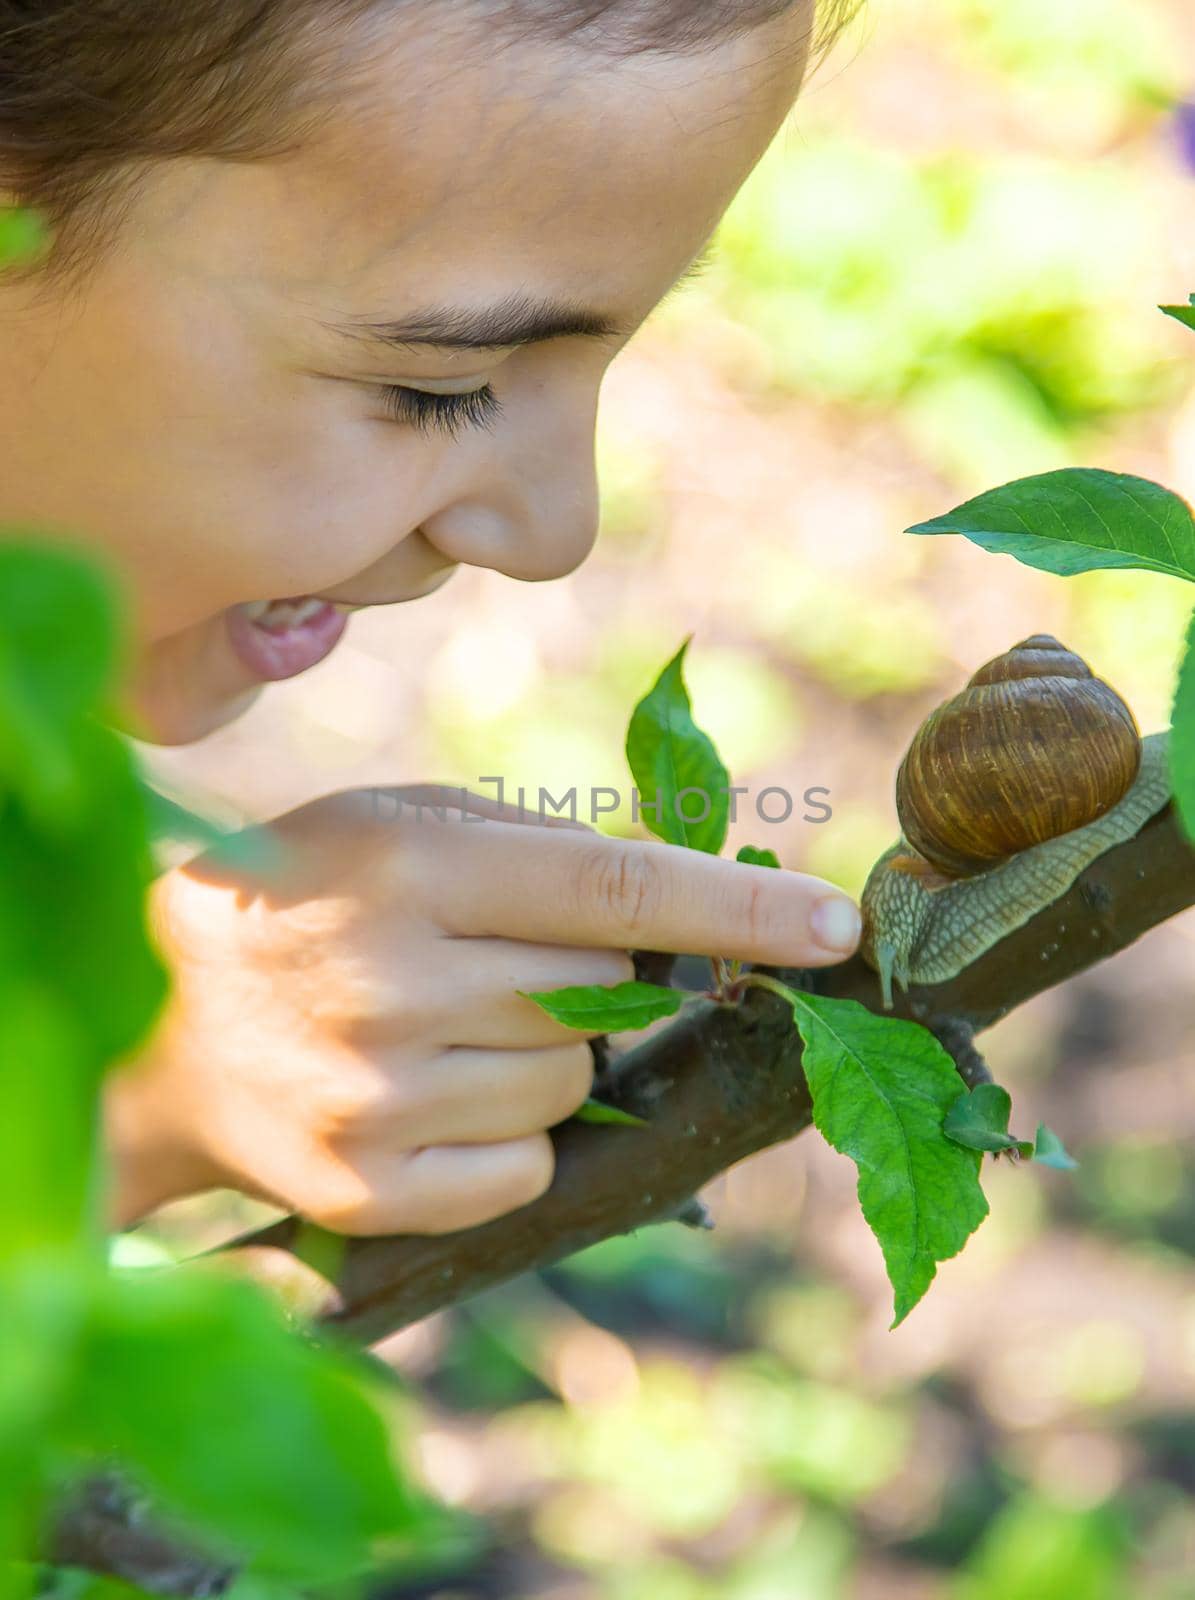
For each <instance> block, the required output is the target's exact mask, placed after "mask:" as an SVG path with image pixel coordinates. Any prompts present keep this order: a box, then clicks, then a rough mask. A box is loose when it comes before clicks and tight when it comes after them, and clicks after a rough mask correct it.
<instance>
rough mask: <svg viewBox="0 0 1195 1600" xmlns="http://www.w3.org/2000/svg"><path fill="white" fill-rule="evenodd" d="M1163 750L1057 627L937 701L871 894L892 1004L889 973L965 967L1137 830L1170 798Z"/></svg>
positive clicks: (910, 762)
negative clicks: (895, 834)
mask: <svg viewBox="0 0 1195 1600" xmlns="http://www.w3.org/2000/svg"><path fill="white" fill-rule="evenodd" d="M1166 746H1167V735H1166V734H1165V733H1155V734H1150V735H1149V736H1148V737H1147V738H1145V739H1142V738H1141V736H1140V734H1139V732H1138V729H1137V724H1136V721H1135V720H1134V718H1133V714H1132V712H1131V711H1130V710H1129V708H1128V706H1127V705H1126V704H1125V703H1124V701H1123V700H1122V699H1121V698H1120V696H1119V695H1118V694H1117V693H1116V691H1115V690H1114V689H1112V688H1111V687H1110V686H1109V685H1108V684H1107V683H1105V682H1104V681H1103V680H1102V679H1100V678H1097V677H1095V676H1094V674H1093V673H1092V671H1091V669H1090V667H1089V666H1088V665H1087V663H1086V662H1085V661H1083V660H1082V659H1081V658H1080V657H1079V656H1077V655H1075V654H1073V652H1071V651H1069V650H1067V649H1066V648H1065V647H1064V646H1063V645H1061V644H1060V643H1059V642H1058V640H1057V639H1055V638H1052V637H1051V636H1050V635H1049V634H1034V635H1033V636H1032V637H1031V638H1028V639H1023V640H1021V642H1020V643H1019V644H1016V645H1014V646H1013V647H1012V649H1011V650H1008V651H1006V652H1005V653H1004V654H1003V655H1001V656H997V657H996V658H995V659H994V660H992V661H989V662H987V663H986V664H985V665H984V666H982V667H980V669H979V670H978V672H976V673H975V674H974V675H973V676H972V678H971V679H970V681H969V683H968V684H967V686H966V688H965V689H963V691H962V692H961V693H960V694H957V695H955V696H954V698H953V699H951V700H948V701H946V703H945V704H944V705H941V706H939V707H938V708H937V710H936V711H933V712H931V713H930V715H929V716H928V717H927V718H926V720H925V722H924V723H923V724H922V725H921V727H920V728H919V729H918V731H917V733H916V735H915V736H914V738H913V742H912V744H911V745H910V747H909V749H908V752H907V753H906V755H905V758H904V760H903V761H902V762H901V765H900V770H899V772H898V774H897V780H896V805H897V815H898V817H899V819H900V826H901V836H900V838H899V839H898V840H897V842H896V843H895V844H894V845H893V846H892V847H891V848H890V849H889V850H886V851H885V852H884V854H883V855H882V856H881V857H880V858H879V860H878V861H877V862H876V864H875V866H874V867H873V868H872V870H871V874H870V876H869V878H868V880H867V883H866V885H865V886H864V889H863V895H862V906H863V941H862V944H861V947H860V948H861V953H862V955H863V957H864V959H865V960H866V961H867V962H868V963H869V964H870V965H871V966H873V967H874V968H875V969H876V970H877V972H878V973H879V975H880V983H881V987H882V990H883V998H884V1006H885V1008H886V1009H888V1010H891V1008H892V984H893V980H894V979H895V981H896V982H898V983H899V984H900V986H901V987H902V988H903V989H905V990H907V989H908V988H909V987H910V986H911V985H912V984H933V983H944V982H946V980H947V979H949V978H953V977H955V976H956V975H957V974H958V973H959V972H961V971H962V970H963V968H964V967H968V966H970V965H971V963H972V962H973V961H975V960H977V959H978V957H979V956H981V955H983V953H984V952H985V951H986V950H990V949H991V948H992V946H993V945H995V944H998V943H999V942H1000V940H1001V939H1004V938H1006V937H1007V936H1008V934H1010V933H1013V932H1014V931H1015V930H1016V929H1017V928H1020V927H1022V926H1023V925H1024V924H1025V923H1026V922H1028V921H1029V920H1030V918H1031V917H1033V916H1034V915H1036V913H1037V912H1038V911H1040V910H1042V909H1043V908H1044V907H1045V906H1047V905H1049V904H1050V903H1051V902H1052V901H1054V900H1056V899H1058V897H1059V896H1060V895H1063V894H1065V893H1066V891H1067V890H1068V889H1069V888H1070V886H1071V884H1072V883H1074V881H1075V879H1076V878H1077V877H1078V876H1079V874H1080V873H1081V872H1082V871H1083V870H1084V869H1085V868H1086V867H1088V866H1090V865H1091V863H1092V862H1093V861H1094V860H1096V858H1097V857H1099V856H1101V855H1103V854H1104V853H1105V851H1107V850H1111V849H1112V848H1113V846H1115V845H1118V844H1122V843H1124V842H1125V841H1126V840H1128V839H1131V838H1132V837H1133V835H1134V834H1136V833H1137V832H1139V830H1140V829H1141V828H1142V827H1143V826H1144V824H1145V823H1146V822H1147V821H1148V820H1149V818H1150V817H1152V816H1153V815H1154V814H1155V813H1156V812H1158V811H1160V810H1162V808H1163V807H1164V806H1165V805H1166V803H1167V801H1168V800H1169V798H1170V775H1169V770H1168V765H1167V760H1166Z"/></svg>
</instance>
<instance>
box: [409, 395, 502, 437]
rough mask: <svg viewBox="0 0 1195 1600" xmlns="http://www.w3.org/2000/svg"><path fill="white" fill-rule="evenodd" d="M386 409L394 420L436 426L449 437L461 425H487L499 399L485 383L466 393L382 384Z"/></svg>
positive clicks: (424, 428)
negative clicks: (437, 391) (430, 392)
mask: <svg viewBox="0 0 1195 1600" xmlns="http://www.w3.org/2000/svg"><path fill="white" fill-rule="evenodd" d="M381 394H382V397H383V401H384V403H385V406H386V410H387V413H388V414H389V416H390V417H391V419H392V420H393V421H394V422H403V423H406V424H407V426H408V427H412V428H418V429H419V430H420V431H421V432H423V433H427V432H430V431H431V430H432V429H433V428H438V429H440V430H441V431H442V432H444V433H447V434H450V435H451V436H452V437H453V438H455V437H456V435H457V434H458V433H459V432H460V430H461V429H462V428H487V427H489V425H490V424H491V423H492V422H493V421H494V419H495V418H496V417H497V416H498V415H499V414H500V413H501V411H502V402H501V401H500V400H499V399H498V396H497V395H496V394H495V393H494V391H493V389H492V388H491V387H490V385H489V384H488V383H487V384H486V386H485V388H484V389H470V390H469V391H468V393H466V394H429V393H428V392H427V390H426V389H403V388H399V387H398V386H397V385H394V384H386V385H384V386H383V388H382V390H381Z"/></svg>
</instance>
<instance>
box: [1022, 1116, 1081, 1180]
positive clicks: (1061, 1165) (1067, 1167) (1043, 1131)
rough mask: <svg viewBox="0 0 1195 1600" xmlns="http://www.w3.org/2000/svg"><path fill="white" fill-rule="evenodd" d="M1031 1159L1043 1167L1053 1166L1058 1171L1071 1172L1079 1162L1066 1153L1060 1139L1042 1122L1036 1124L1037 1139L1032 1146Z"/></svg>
mask: <svg viewBox="0 0 1195 1600" xmlns="http://www.w3.org/2000/svg"><path fill="white" fill-rule="evenodd" d="M1033 1159H1034V1160H1035V1161H1037V1162H1040V1163H1041V1165H1042V1166H1043V1167H1055V1168H1057V1170H1058V1171H1059V1172H1073V1171H1074V1170H1075V1168H1076V1167H1077V1166H1078V1165H1079V1163H1078V1162H1077V1161H1076V1160H1075V1158H1074V1157H1073V1156H1070V1155H1068V1154H1067V1152H1066V1149H1065V1147H1064V1145H1063V1143H1062V1140H1061V1139H1060V1138H1059V1137H1058V1135H1057V1134H1056V1133H1054V1132H1053V1131H1052V1130H1051V1129H1049V1128H1047V1127H1046V1125H1045V1123H1044V1122H1039V1123H1038V1125H1037V1139H1036V1141H1035V1143H1034V1146H1033Z"/></svg>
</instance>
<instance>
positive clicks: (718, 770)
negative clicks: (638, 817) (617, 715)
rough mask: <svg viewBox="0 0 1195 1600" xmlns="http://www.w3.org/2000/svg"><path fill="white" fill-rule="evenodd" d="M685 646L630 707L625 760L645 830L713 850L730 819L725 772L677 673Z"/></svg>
mask: <svg viewBox="0 0 1195 1600" xmlns="http://www.w3.org/2000/svg"><path fill="white" fill-rule="evenodd" d="M688 648H689V641H688V640H686V641H685V643H684V644H683V645H682V646H681V648H680V649H679V650H678V651H677V653H676V655H675V656H674V657H673V658H672V660H671V661H670V662H669V663H668V665H667V666H666V667H665V668H664V670H663V672H662V673H661V674H660V676H659V678H658V679H657V680H656V683H655V686H654V688H652V690H651V691H650V692H649V693H648V694H647V695H645V696H644V698H643V699H642V700H641V701H640V702H639V704H638V705H637V706H636V708H635V711H634V714H633V716H632V717H631V723H630V727H629V728H628V729H627V741H626V752H627V761H628V762H629V764H630V768H631V772H632V774H633V775H634V778H635V782H636V784H637V786H638V789H639V793H640V797H641V801H640V804H641V809H642V812H643V819H644V821H645V822H646V823H647V826H648V827H649V828H650V829H651V831H652V832H653V833H654V834H657V835H658V836H659V837H660V838H661V839H665V840H667V841H668V843H669V844H680V845H687V846H688V847H689V848H690V849H691V850H705V851H708V852H709V854H711V855H717V853H718V852H719V850H721V848H722V846H723V844H724V843H725V842H726V830H727V826H728V824H729V819H730V794H729V790H730V776H729V774H728V773H727V771H726V768H725V767H724V766H723V764H722V761H721V758H720V757H719V755H718V752H717V750H716V749H715V748H714V744H713V741H712V740H711V739H710V737H709V735H708V734H705V733H703V732H702V730H701V729H700V728H699V727H698V726H697V724H696V723H695V722H694V721H693V714H692V708H691V706H690V704H689V695H688V691H687V690H686V688H685V683H684V677H683V667H684V659H685V652H686V650H688ZM694 801H696V802H697V805H694ZM698 812H700V816H695V814H696V813H698ZM691 815H692V816H694V817H695V819H694V820H690V817H691Z"/></svg>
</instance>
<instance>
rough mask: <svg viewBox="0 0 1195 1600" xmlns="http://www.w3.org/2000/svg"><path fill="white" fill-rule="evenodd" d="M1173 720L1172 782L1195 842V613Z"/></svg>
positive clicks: (1187, 830)
mask: <svg viewBox="0 0 1195 1600" xmlns="http://www.w3.org/2000/svg"><path fill="white" fill-rule="evenodd" d="M1170 722H1171V731H1170V747H1169V758H1170V781H1171V784H1172V786H1173V789H1174V798H1175V800H1176V802H1177V804H1178V814H1179V817H1180V818H1181V820H1182V824H1183V827H1184V829H1185V830H1186V834H1187V837H1188V839H1190V840H1192V841H1193V842H1195V613H1192V616H1191V624H1190V627H1189V628H1188V630H1187V643H1186V653H1185V654H1184V656H1183V660H1182V664H1181V666H1180V667H1179V669H1178V682H1177V684H1176V685H1175V690H1174V707H1173V710H1172V712H1171V716H1170Z"/></svg>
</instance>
